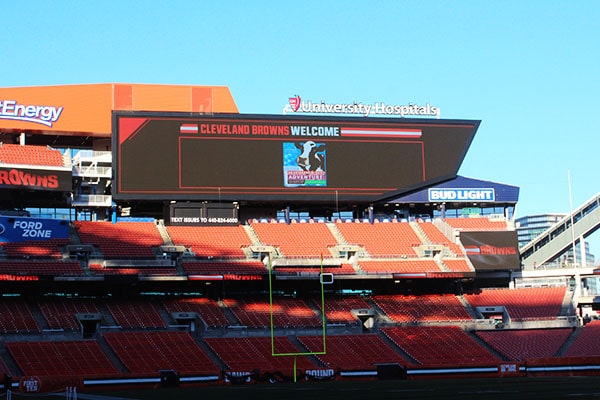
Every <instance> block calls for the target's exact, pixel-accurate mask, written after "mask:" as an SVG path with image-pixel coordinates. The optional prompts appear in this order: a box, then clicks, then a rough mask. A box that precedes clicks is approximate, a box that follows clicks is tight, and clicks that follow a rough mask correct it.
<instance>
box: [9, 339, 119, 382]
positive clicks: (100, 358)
mask: <svg viewBox="0 0 600 400" xmlns="http://www.w3.org/2000/svg"><path fill="white" fill-rule="evenodd" d="M6 347H7V349H8V351H9V352H10V354H11V355H12V357H13V358H14V360H15V362H16V363H17V366H18V367H19V369H20V370H21V371H22V372H23V375H24V376H46V375H49V376H74V375H75V376H84V377H95V376H102V375H110V376H115V375H116V374H118V373H119V371H118V370H117V368H116V367H115V366H114V365H113V364H112V363H111V362H110V360H109V359H108V357H107V356H106V354H105V353H104V352H103V351H102V348H101V347H100V345H99V344H98V342H96V341H95V340H69V341H52V342H26V341H24V342H8V343H6Z"/></svg>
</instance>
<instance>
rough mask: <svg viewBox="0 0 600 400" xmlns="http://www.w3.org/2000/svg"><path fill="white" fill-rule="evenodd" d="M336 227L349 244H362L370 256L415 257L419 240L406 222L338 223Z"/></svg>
mask: <svg viewBox="0 0 600 400" xmlns="http://www.w3.org/2000/svg"><path fill="white" fill-rule="evenodd" d="M335 225H336V227H337V229H338V230H339V231H340V232H341V234H342V236H343V237H344V239H346V241H347V243H349V244H356V245H363V246H364V247H365V248H366V250H367V252H368V253H369V254H370V255H371V256H388V257H389V256H392V257H398V256H401V255H406V256H409V257H416V256H417V253H416V252H415V250H414V247H417V246H419V245H420V244H421V240H420V239H419V237H418V236H417V234H416V233H415V231H414V230H413V228H412V227H411V226H410V224H409V223H406V222H380V223H376V224H368V223H367V224H364V223H340V222H336V224H335Z"/></svg>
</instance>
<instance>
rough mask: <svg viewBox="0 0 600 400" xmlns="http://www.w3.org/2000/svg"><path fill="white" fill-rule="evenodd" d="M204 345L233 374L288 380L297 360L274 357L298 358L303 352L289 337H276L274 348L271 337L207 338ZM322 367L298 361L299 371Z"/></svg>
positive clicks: (299, 359)
mask: <svg viewBox="0 0 600 400" xmlns="http://www.w3.org/2000/svg"><path fill="white" fill-rule="evenodd" d="M204 342H205V343H206V344H207V345H208V346H209V347H210V349H211V350H212V351H213V352H214V353H215V354H216V355H217V356H218V357H219V358H220V359H221V361H222V362H223V363H224V364H225V366H226V369H227V370H229V371H233V372H252V371H254V370H259V371H260V372H261V373H266V372H270V373H274V372H281V373H283V374H285V375H287V376H292V375H293V373H294V370H293V369H294V367H293V365H294V359H293V357H291V356H289V357H285V356H273V354H297V353H302V352H303V350H302V349H299V348H297V347H296V346H295V345H294V344H293V343H292V342H290V340H289V339H288V338H287V337H284V336H275V337H274V338H273V344H272V342H271V338H270V337H268V336H267V337H239V338H206V339H204ZM316 367H318V366H317V365H316V364H314V363H313V362H311V361H310V359H309V358H308V357H297V359H296V368H297V369H298V370H300V371H302V370H307V369H314V368H316Z"/></svg>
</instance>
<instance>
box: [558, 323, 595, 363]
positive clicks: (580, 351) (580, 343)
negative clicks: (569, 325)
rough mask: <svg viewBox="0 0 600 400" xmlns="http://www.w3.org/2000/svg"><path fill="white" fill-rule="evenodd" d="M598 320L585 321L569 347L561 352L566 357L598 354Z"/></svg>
mask: <svg viewBox="0 0 600 400" xmlns="http://www.w3.org/2000/svg"><path fill="white" fill-rule="evenodd" d="M598 338H600V321H599V320H595V321H592V322H589V323H587V324H586V325H585V326H584V327H583V328H582V329H581V330H580V331H579V334H578V335H577V337H575V340H574V341H573V343H571V345H570V346H569V348H568V349H567V350H566V351H565V353H564V354H563V355H564V356H566V357H586V356H600V340H598Z"/></svg>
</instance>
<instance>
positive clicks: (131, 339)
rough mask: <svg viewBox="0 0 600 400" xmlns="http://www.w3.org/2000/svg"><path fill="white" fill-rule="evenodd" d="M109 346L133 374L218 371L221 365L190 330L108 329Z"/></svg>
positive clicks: (105, 336)
mask: <svg viewBox="0 0 600 400" xmlns="http://www.w3.org/2000/svg"><path fill="white" fill-rule="evenodd" d="M104 338H105V339H106V341H107V343H108V344H109V346H110V347H111V348H112V350H113V351H114V352H115V353H116V354H117V356H118V357H119V359H120V360H121V362H123V364H124V365H125V366H126V367H127V369H128V370H129V372H131V373H133V374H150V375H158V374H159V371H161V370H175V371H177V372H178V373H180V374H181V375H194V374H202V375H204V374H218V373H219V368H218V367H217V365H216V364H215V363H214V362H213V361H212V360H211V359H210V357H208V355H206V353H204V351H203V350H202V348H201V347H200V346H199V345H198V343H196V341H195V340H194V338H192V336H190V334H189V333H187V332H106V333H104Z"/></svg>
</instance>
